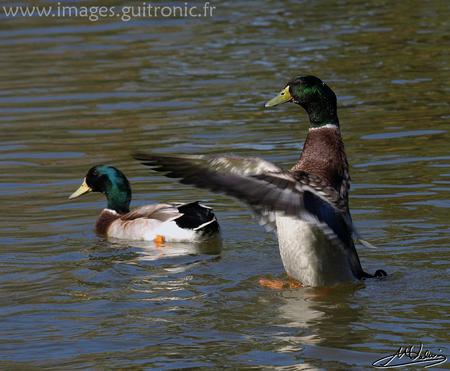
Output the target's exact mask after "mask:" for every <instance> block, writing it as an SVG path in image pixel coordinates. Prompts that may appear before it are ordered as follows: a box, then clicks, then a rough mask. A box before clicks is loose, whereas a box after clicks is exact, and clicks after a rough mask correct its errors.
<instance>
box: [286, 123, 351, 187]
mask: <svg viewBox="0 0 450 371" xmlns="http://www.w3.org/2000/svg"><path fill="white" fill-rule="evenodd" d="M292 170H293V171H306V172H308V173H311V174H314V175H318V176H320V177H322V178H323V179H325V180H326V181H327V182H328V184H329V185H331V186H332V187H334V188H335V189H336V190H337V191H338V192H340V191H341V186H342V184H343V181H344V179H345V180H347V178H348V179H349V175H348V162H347V157H346V155H345V150H344V143H343V141H342V137H341V132H340V130H339V127H338V126H337V125H335V124H325V125H322V126H320V127H310V129H309V132H308V135H307V137H306V141H305V144H304V146H303V151H302V154H301V156H300V159H299V162H298V163H297V164H296V165H295V166H294V167H293V168H292Z"/></svg>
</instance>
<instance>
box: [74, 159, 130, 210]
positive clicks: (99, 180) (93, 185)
mask: <svg viewBox="0 0 450 371" xmlns="http://www.w3.org/2000/svg"><path fill="white" fill-rule="evenodd" d="M88 192H100V193H103V194H104V195H105V196H106V199H107V200H108V209H111V210H115V211H117V212H118V213H127V212H129V211H130V201H131V187H130V183H129V182H128V179H127V178H126V176H125V175H124V174H123V173H122V172H121V171H120V170H119V169H117V168H115V167H113V166H108V165H98V166H94V167H92V168H90V169H89V171H88V173H87V174H86V177H85V178H84V180H83V183H82V184H81V186H80V187H79V188H78V189H77V190H76V191H75V192H74V193H72V194H71V195H70V196H69V198H70V199H72V198H77V197H79V196H81V195H83V194H85V193H88Z"/></svg>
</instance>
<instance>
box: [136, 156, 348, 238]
mask: <svg viewBox="0 0 450 371" xmlns="http://www.w3.org/2000/svg"><path fill="white" fill-rule="evenodd" d="M134 158H135V159H137V160H138V161H140V162H142V163H143V164H144V165H147V166H149V167H151V168H152V169H154V170H156V171H161V172H165V173H166V176H168V177H170V178H179V179H180V182H181V183H183V184H193V185H195V186H197V187H200V188H206V189H209V190H211V191H214V192H220V193H225V194H227V195H230V196H232V197H235V198H237V199H239V200H241V201H243V202H245V203H246V204H247V205H248V206H249V207H250V208H251V209H252V210H254V211H255V212H256V213H258V214H259V215H261V216H263V218H265V219H266V221H267V222H268V223H269V224H273V220H272V219H273V216H272V215H270V213H273V212H283V213H285V214H286V215H291V216H296V217H298V218H301V219H306V220H310V221H311V222H314V221H316V222H320V223H322V224H323V223H324V224H326V225H328V226H329V227H330V229H331V230H332V231H333V232H334V233H335V234H336V235H337V236H338V237H339V239H340V240H341V242H342V243H344V244H346V242H347V240H348V239H347V238H345V239H344V238H343V236H344V234H350V236H351V231H352V224H351V222H350V221H349V219H348V217H347V216H346V213H345V211H344V210H342V209H341V208H340V206H341V205H340V203H339V199H340V198H339V195H338V194H337V192H336V191H335V190H333V189H332V188H330V187H321V185H320V184H318V183H317V181H316V182H313V181H312V180H311V179H308V177H305V176H296V174H294V173H292V174H291V173H289V172H284V171H283V170H282V169H280V168H279V167H278V166H276V165H274V164H272V163H270V162H267V161H264V160H261V159H258V158H242V157H226V156H201V155H195V156H192V155H191V156H172V155H155V154H148V153H136V154H134ZM319 206H320V207H319ZM323 210H326V212H324V211H323ZM334 218H336V219H337V220H339V222H338V223H337V222H335V221H334V220H333V219H334ZM344 227H345V228H344ZM350 238H351V237H350Z"/></svg>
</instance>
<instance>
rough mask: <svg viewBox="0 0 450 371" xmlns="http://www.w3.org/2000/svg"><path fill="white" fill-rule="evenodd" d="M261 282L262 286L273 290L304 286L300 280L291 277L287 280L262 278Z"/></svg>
mask: <svg viewBox="0 0 450 371" xmlns="http://www.w3.org/2000/svg"><path fill="white" fill-rule="evenodd" d="M259 284H260V285H261V286H262V287H266V288H269V289H272V290H282V289H298V288H300V287H303V285H302V284H301V283H300V282H299V281H297V280H295V279H293V278H291V277H289V278H288V279H287V280H280V279H269V278H260V279H259Z"/></svg>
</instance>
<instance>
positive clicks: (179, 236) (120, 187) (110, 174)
mask: <svg viewBox="0 0 450 371" xmlns="http://www.w3.org/2000/svg"><path fill="white" fill-rule="evenodd" d="M89 192H99V193H103V194H104V195H105V196H106V200H107V207H106V208H105V209H104V210H102V212H101V213H100V215H99V217H98V219H97V222H96V224H95V231H96V233H97V234H98V235H100V236H105V237H108V238H115V239H122V240H140V241H154V242H155V243H156V244H157V246H159V247H161V246H163V245H164V243H166V242H201V241H204V240H208V239H210V238H213V237H217V236H218V234H219V229H220V228H219V223H218V222H217V219H216V216H215V215H214V212H213V210H212V208H210V207H208V206H205V205H203V204H201V203H200V202H199V201H194V202H189V203H164V204H154V205H145V206H141V207H138V208H136V209H134V210H132V211H130V202H131V187H130V183H129V181H128V179H127V177H126V176H125V174H124V173H123V172H122V171H120V170H119V169H117V168H116V167H114V166H109V165H97V166H93V167H91V168H90V169H89V171H88V172H87V174H86V176H85V177H84V179H83V182H82V184H81V186H80V187H79V188H78V189H77V190H76V191H75V192H73V193H72V194H71V195H70V196H69V199H75V198H78V197H80V196H82V195H84V194H87V193H89Z"/></svg>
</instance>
